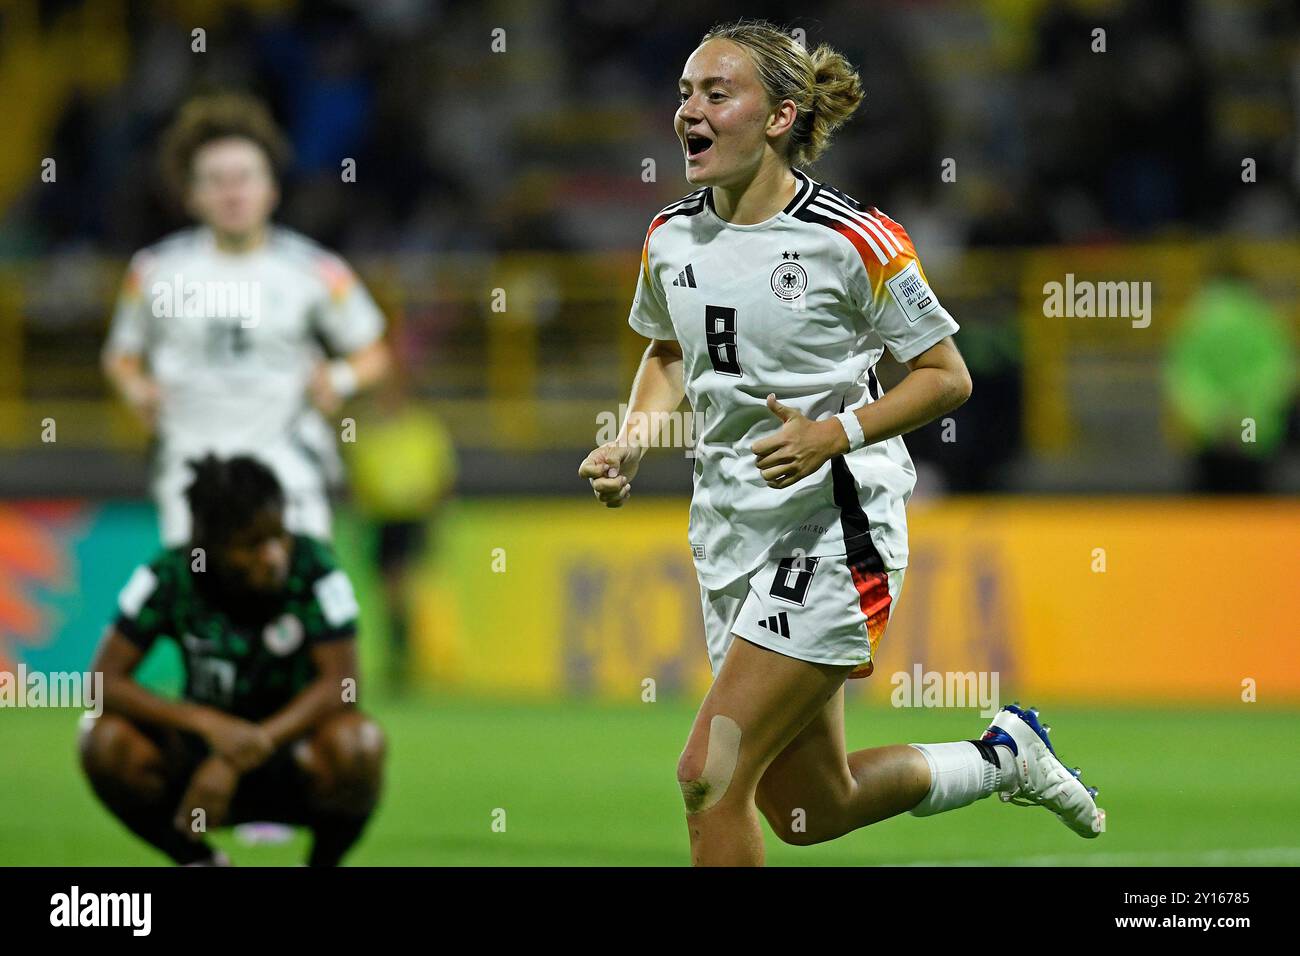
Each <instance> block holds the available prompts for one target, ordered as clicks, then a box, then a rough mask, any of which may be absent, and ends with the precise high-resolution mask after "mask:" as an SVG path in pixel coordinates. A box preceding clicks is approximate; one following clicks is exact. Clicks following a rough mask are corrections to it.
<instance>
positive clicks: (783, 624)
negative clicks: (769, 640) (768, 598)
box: [758, 611, 790, 637]
mask: <svg viewBox="0 0 1300 956" xmlns="http://www.w3.org/2000/svg"><path fill="white" fill-rule="evenodd" d="M758 626H759V627H765V628H767V629H768V630H769V631H771V632H773V633H774V634H780V635H781V636H782V637H789V636H790V620H789V618H787V617H786V616H785V611H782V612H781V613H780V614H773V615H772V616H771V617H769V618H768V619H767V620H766V621H759V622H758Z"/></svg>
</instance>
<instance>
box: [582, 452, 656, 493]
mask: <svg viewBox="0 0 1300 956" xmlns="http://www.w3.org/2000/svg"><path fill="white" fill-rule="evenodd" d="M642 452H643V449H642V448H641V446H639V445H623V444H619V443H618V442H612V441H611V442H606V443H605V444H603V445H601V446H600V447H599V448H597V449H596V450H595V451H593V452H592V453H591V454H590V455H588V456H587V457H586V460H584V461H583V463H582V464H581V465H580V466H579V467H578V474H579V475H581V476H582V477H583V478H588V479H590V480H591V490H592V491H593V492H594V493H595V495H596V498H597V499H598V500H600V501H603V502H604V503H605V507H607V508H621V507H622V506H623V502H625V501H627V499H628V496H629V495H631V494H632V479H633V478H635V477H636V472H637V469H638V468H639V467H640V466H641V455H642Z"/></svg>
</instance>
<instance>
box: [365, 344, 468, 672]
mask: <svg viewBox="0 0 1300 956" xmlns="http://www.w3.org/2000/svg"><path fill="white" fill-rule="evenodd" d="M407 375H408V373H407V371H406V369H405V367H404V366H403V364H402V363H401V362H395V363H394V366H393V369H392V372H391V374H389V376H388V377H387V379H386V380H385V381H384V383H383V384H382V385H380V386H379V387H378V388H377V389H376V390H375V391H374V392H373V393H372V394H371V395H370V396H369V400H368V401H367V403H366V406H365V411H364V413H363V417H364V421H365V425H364V428H365V432H364V435H361V436H358V440H357V441H355V442H347V443H345V444H344V445H343V448H344V451H345V453H346V456H347V462H348V468H349V472H350V474H351V478H352V481H351V487H352V496H353V500H354V502H355V503H356V507H357V511H358V513H359V514H360V515H361V516H362V517H363V518H364V519H365V520H366V522H367V524H368V525H369V531H370V534H371V535H372V541H373V548H374V553H373V558H374V561H375V563H376V565H377V566H378V568H379V571H380V574H381V575H382V577H383V588H384V605H385V609H386V610H387V625H388V639H389V655H388V668H387V671H388V682H389V687H390V688H391V689H392V690H395V691H402V690H405V689H406V687H407V684H408V683H409V681H410V678H411V669H410V642H409V640H408V635H409V633H410V621H409V618H410V610H409V604H410V577H411V571H412V570H413V568H414V567H415V565H416V563H417V562H418V561H421V560H426V559H429V558H431V557H432V555H433V553H434V552H435V550H436V548H437V540H438V531H437V529H438V525H439V523H440V521H441V518H442V506H443V504H444V503H445V501H446V499H447V497H448V496H449V495H450V494H451V489H452V486H453V485H454V484H455V482H456V448H455V446H454V445H453V444H452V441H451V435H450V434H448V432H447V429H446V426H444V425H443V423H442V421H441V420H440V419H439V418H438V416H436V415H435V414H433V412H432V411H430V410H429V409H428V408H426V407H423V406H422V405H419V404H417V402H416V401H414V400H412V396H411V394H410V389H409V386H408V381H407ZM423 637H424V640H426V641H428V642H434V641H436V640H437V635H435V634H427V633H426V634H424V635H423Z"/></svg>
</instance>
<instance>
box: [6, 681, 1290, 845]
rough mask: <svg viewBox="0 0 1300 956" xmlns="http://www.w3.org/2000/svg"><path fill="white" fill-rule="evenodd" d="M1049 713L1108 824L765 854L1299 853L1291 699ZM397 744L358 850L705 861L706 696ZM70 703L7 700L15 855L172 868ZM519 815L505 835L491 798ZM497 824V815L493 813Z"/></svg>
mask: <svg viewBox="0 0 1300 956" xmlns="http://www.w3.org/2000/svg"><path fill="white" fill-rule="evenodd" d="M1040 706H1042V707H1043V711H1044V719H1045V720H1046V722H1047V723H1050V724H1051V725H1052V726H1053V728H1054V729H1053V733H1052V739H1053V743H1054V744H1055V746H1056V747H1057V750H1058V752H1059V753H1060V754H1061V756H1062V759H1063V760H1065V762H1066V763H1067V765H1069V766H1080V767H1082V768H1083V776H1084V780H1086V781H1087V782H1088V783H1090V784H1093V785H1096V786H1098V787H1100V788H1101V793H1100V797H1099V802H1100V804H1101V805H1102V806H1103V807H1105V808H1106V810H1107V814H1108V820H1107V826H1108V832H1106V833H1105V834H1103V835H1102V836H1101V837H1100V838H1099V839H1097V840H1083V839H1080V838H1079V837H1077V836H1075V835H1074V834H1072V833H1071V832H1070V831H1069V830H1067V829H1066V828H1065V827H1064V826H1063V825H1062V824H1061V823H1060V822H1059V821H1057V820H1056V819H1055V818H1054V817H1052V815H1051V814H1049V813H1048V812H1047V811H1045V810H1041V809H1038V808H1026V807H1016V806H1006V805H1003V804H1001V803H1000V802H999V801H998V800H997V799H996V798H990V799H987V800H983V801H980V802H979V803H977V804H976V805H975V806H973V807H967V808H964V809H961V810H956V811H953V812H950V813H946V814H942V815H940V816H937V817H930V818H927V819H917V818H913V817H911V816H910V815H906V814H905V815H903V816H900V817H896V818H894V819H892V820H888V821H885V822H883V823H880V824H876V825H874V826H871V827H867V828H865V829H862V830H858V831H856V832H854V833H852V834H849V835H848V836H845V837H842V838H841V839H839V840H836V841H834V842H832V843H828V844H823V845H820V846H815V847H789V846H785V845H783V844H781V843H780V842H779V841H777V840H776V839H775V838H774V837H772V835H771V834H770V832H769V833H768V834H767V847H768V863H769V864H776V865H808V866H819V865H820V866H863V865H876V864H945V863H946V864H975V865H978V864H1013V865H1015V864H1021V865H1040V864H1041V865H1137V866H1142V865H1175V866H1178V865H1207V866H1208V865H1214V866H1225V865H1229V866H1230V865H1243V864H1264V865H1296V864H1300V817H1297V816H1296V814H1295V812H1294V803H1295V799H1296V797H1297V794H1298V793H1300V760H1297V757H1300V742H1298V741H1300V735H1297V733H1296V728H1297V714H1296V713H1295V712H1293V711H1277V710H1257V709H1254V708H1253V707H1252V706H1251V705H1242V707H1241V708H1240V709H1238V710H1226V711H1218V712H1213V711H1186V710H1118V709H1097V708H1054V707H1049V706H1046V705H1040ZM370 710H371V712H372V713H373V714H374V715H375V716H376V717H377V718H378V719H379V720H380V722H381V724H382V725H383V727H384V729H385V731H386V732H387V734H388V740H389V764H388V776H387V780H386V789H385V795H384V799H383V802H382V804H381V806H380V808H379V810H378V811H377V813H376V815H375V817H374V818H373V819H372V821H371V824H370V827H369V829H368V830H367V832H366V834H365V836H364V837H363V839H362V841H361V843H360V844H359V845H358V846H357V847H356V848H355V849H354V850H353V852H352V854H351V855H350V856H349V858H348V860H347V862H348V863H350V864H352V865H377V866H385V865H388V866H428V865H435V866H438V865H457V866H466V865H468V866H589V865H597V866H622V865H633V866H637V865H641V866H660V865H663V866H672V865H680V864H684V863H686V862H687V861H688V854H687V847H686V829H685V825H684V823H683V821H682V813H681V798H680V795H679V792H678V789H677V784H676V777H675V768H676V762H677V757H678V754H679V753H680V750H681V746H682V743H683V742H684V740H685V736H686V733H687V731H688V730H689V728H690V722H691V718H692V716H693V714H694V704H693V703H692V702H687V701H667V700H661V701H659V702H657V703H652V704H636V705H615V704H610V703H601V702H595V701H580V700H532V701H525V700H516V701H496V700H483V699H478V698H469V697H462V696H427V697H416V698H405V699H397V700H387V701H377V702H376V703H375V705H374V706H373V707H372V708H370ZM76 724H77V715H76V713H75V712H73V711H66V710H63V711H60V710H14V709H5V710H2V711H0V754H3V762H4V765H5V769H4V771H3V773H0V865H35V866H49V865H72V866H99V865H133V864H143V865H150V864H153V865H157V864H161V863H165V862H166V861H165V860H164V858H163V857H162V856H161V855H160V854H158V853H157V852H155V851H154V850H153V849H152V848H149V847H147V846H145V845H144V844H142V843H140V842H139V841H138V840H136V839H135V837H133V836H132V835H131V834H129V833H128V832H127V831H126V830H125V829H124V828H123V827H122V826H120V825H119V824H118V823H117V822H116V820H114V819H113V818H111V817H110V816H109V814H108V813H107V811H105V810H104V809H103V808H102V807H101V806H100V805H99V803H98V802H97V801H96V800H95V798H94V796H93V794H92V793H91V791H90V789H89V786H88V785H87V784H86V783H85V781H84V779H83V778H82V776H81V775H80V773H79V771H78V769H77V765H76V758H75V739H76ZM986 724H987V720H986V719H984V718H982V717H980V716H979V714H978V713H977V712H976V711H974V710H967V711H954V710H923V709H901V710H896V709H891V708H881V707H875V706H868V705H865V704H855V703H854V702H852V701H850V702H849V705H848V719H847V725H848V742H849V746H850V748H852V749H857V748H860V747H870V746H877V745H880V744H886V743H900V742H909V741H917V742H927V741H942V740H960V739H966V738H970V737H975V736H978V734H979V733H980V732H981V731H982V730H983V728H984V726H985V725H986ZM497 810H504V811H505V816H504V820H505V829H504V832H494V830H493V820H494V812H495V811H497ZM495 818H497V819H499V818H500V814H496V817H495ZM307 839H308V838H307V835H306V834H305V833H299V834H298V836H297V837H296V838H295V839H294V840H293V841H291V842H290V843H287V844H283V845H278V846H256V847H247V846H243V845H241V844H239V843H237V842H236V841H235V839H234V838H233V836H232V834H231V833H230V832H229V831H226V830H223V831H219V832H218V833H217V835H216V837H215V839H214V842H215V843H216V844H217V845H218V846H221V847H223V848H224V849H226V850H227V852H229V853H230V855H231V856H232V858H234V860H235V862H236V864H238V865H287V864H293V863H297V862H299V861H300V860H301V859H303V857H304V855H305V850H306V846H307Z"/></svg>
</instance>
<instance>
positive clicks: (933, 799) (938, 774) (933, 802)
mask: <svg viewBox="0 0 1300 956" xmlns="http://www.w3.org/2000/svg"><path fill="white" fill-rule="evenodd" d="M909 746H912V747H915V748H916V749H917V750H919V751H921V754H922V756H924V757H925V761H926V763H928V764H929V765H930V791H929V793H927V794H926V795H925V797H924V798H923V799H922V800H921V802H920V803H918V804H917V805H916V806H915V807H913V808H912V810H911V813H912V816H915V817H928V816H931V815H932V814H935V813H943V812H944V811H945V810H955V809H957V808H958V807H965V806H969V805H970V804H972V803H974V802H975V801H976V800H979V799H982V798H983V797H987V796H988V795H989V794H991V793H993V792H995V791H997V790H1011V789H1013V788H1014V787H1015V785H1016V782H1017V781H1016V772H1015V770H1014V763H1013V758H1012V756H1011V751H1010V749H1009V748H1007V747H1004V746H1001V745H996V746H994V748H993V750H994V753H995V754H997V758H998V766H996V767H995V766H993V764H991V763H989V762H988V761H987V760H986V759H984V755H983V754H982V753H981V752H980V748H978V747H976V746H975V745H974V744H973V743H971V742H970V741H969V740H959V741H956V742H955V743H950V744H910V745H909Z"/></svg>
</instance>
